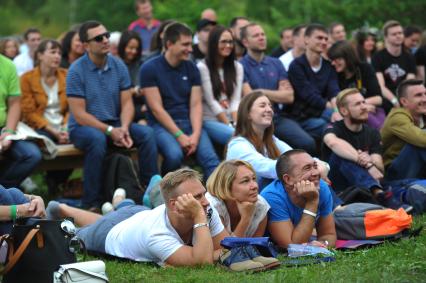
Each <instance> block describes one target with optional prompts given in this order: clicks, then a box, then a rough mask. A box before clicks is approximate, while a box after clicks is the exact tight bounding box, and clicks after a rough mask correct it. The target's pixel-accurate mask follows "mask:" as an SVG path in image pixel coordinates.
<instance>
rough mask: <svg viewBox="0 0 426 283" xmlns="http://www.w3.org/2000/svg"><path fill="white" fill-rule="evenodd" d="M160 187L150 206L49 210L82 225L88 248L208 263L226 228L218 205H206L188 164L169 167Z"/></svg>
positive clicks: (185, 263)
mask: <svg viewBox="0 0 426 283" xmlns="http://www.w3.org/2000/svg"><path fill="white" fill-rule="evenodd" d="M160 187H161V193H162V195H163V198H164V200H165V204H163V205H160V206H158V207H156V208H155V209H153V210H149V209H148V208H146V207H144V206H138V205H131V206H125V207H122V208H120V209H118V210H115V211H113V212H110V213H108V214H106V215H105V216H103V217H101V216H100V215H98V214H94V213H91V212H88V211H83V210H81V209H78V208H73V207H70V206H67V205H65V204H60V205H59V206H58V211H57V212H56V213H52V214H59V215H58V216H59V217H73V218H74V219H76V221H77V222H76V223H77V224H78V225H87V226H85V227H83V228H81V229H79V230H78V231H77V235H78V236H79V237H80V238H81V239H82V240H83V241H84V242H85V244H86V247H87V249H88V250H90V251H95V252H99V253H107V254H110V255H113V256H118V257H122V258H128V259H131V260H134V261H141V262H155V263H157V264H159V265H172V266H193V265H199V264H211V263H213V258H214V256H215V257H216V256H218V254H219V252H218V250H219V249H221V247H220V241H221V240H222V239H223V238H224V237H226V236H228V233H227V232H226V230H225V229H224V227H223V224H222V222H221V221H220V218H219V215H218V214H217V211H216V210H215V209H211V208H209V202H208V200H207V199H206V197H205V194H206V190H205V188H204V187H203V185H202V183H201V178H200V175H199V173H197V172H196V171H194V170H191V169H180V170H177V171H174V172H170V173H169V174H167V175H166V176H165V177H164V178H163V180H162V181H161V184H160ZM49 206H50V204H49ZM215 251H216V252H215Z"/></svg>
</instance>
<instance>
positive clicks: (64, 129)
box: [59, 127, 68, 132]
mask: <svg viewBox="0 0 426 283" xmlns="http://www.w3.org/2000/svg"><path fill="white" fill-rule="evenodd" d="M59 131H61V132H68V128H67V127H61V128H60V129H59Z"/></svg>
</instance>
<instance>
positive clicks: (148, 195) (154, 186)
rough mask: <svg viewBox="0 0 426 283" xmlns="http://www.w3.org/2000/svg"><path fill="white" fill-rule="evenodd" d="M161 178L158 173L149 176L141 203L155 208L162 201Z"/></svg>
mask: <svg viewBox="0 0 426 283" xmlns="http://www.w3.org/2000/svg"><path fill="white" fill-rule="evenodd" d="M161 180H162V178H161V176H160V175H154V176H152V177H151V180H150V181H149V184H148V187H147V188H146V191H145V194H144V195H143V200H142V203H143V205H144V206H146V207H149V208H155V207H157V206H159V205H161V204H163V203H164V200H163V196H162V195H161V188H160V182H161Z"/></svg>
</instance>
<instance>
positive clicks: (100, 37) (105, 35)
mask: <svg viewBox="0 0 426 283" xmlns="http://www.w3.org/2000/svg"><path fill="white" fill-rule="evenodd" d="M110 36H111V34H110V33H109V31H107V32H105V33H103V34H100V35H97V36H95V37H93V38H91V39H88V40H87V42H90V41H96V42H102V41H103V40H104V37H106V39H109V38H110Z"/></svg>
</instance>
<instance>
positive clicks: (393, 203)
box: [376, 192, 413, 213]
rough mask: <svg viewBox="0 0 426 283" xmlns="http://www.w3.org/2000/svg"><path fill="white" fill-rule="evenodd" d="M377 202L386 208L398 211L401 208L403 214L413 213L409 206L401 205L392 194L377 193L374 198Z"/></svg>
mask: <svg viewBox="0 0 426 283" xmlns="http://www.w3.org/2000/svg"><path fill="white" fill-rule="evenodd" d="M376 199H377V201H378V202H379V203H380V204H381V205H383V206H385V207H388V208H392V209H399V208H402V209H404V210H405V212H407V213H410V212H411V211H413V207H412V206H411V205H409V204H405V203H402V202H401V201H400V200H398V199H397V198H395V197H394V196H393V193H392V192H383V193H378V194H377V196H376Z"/></svg>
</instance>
